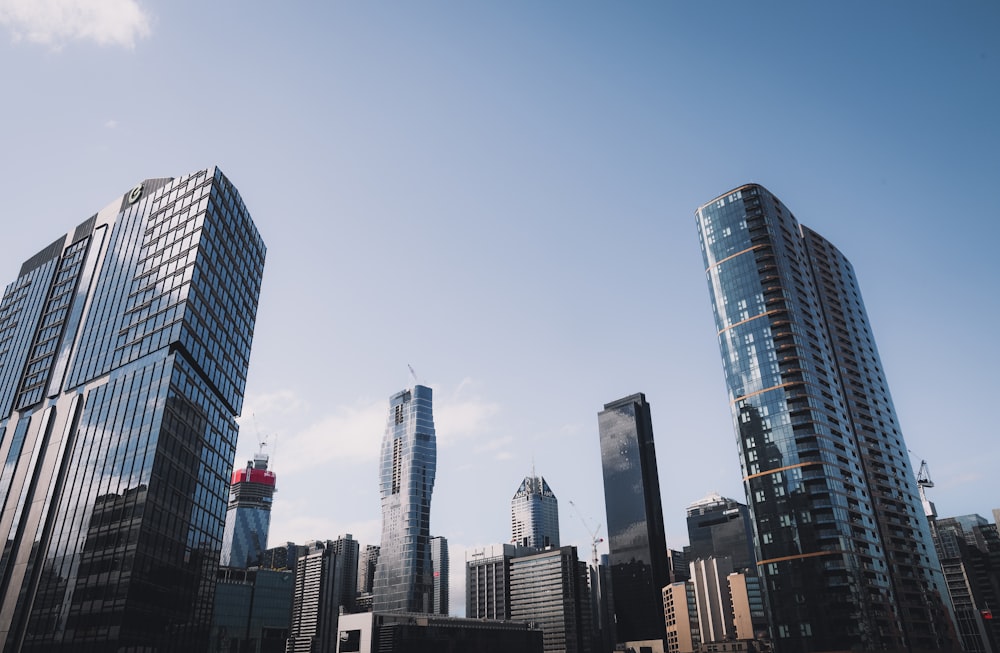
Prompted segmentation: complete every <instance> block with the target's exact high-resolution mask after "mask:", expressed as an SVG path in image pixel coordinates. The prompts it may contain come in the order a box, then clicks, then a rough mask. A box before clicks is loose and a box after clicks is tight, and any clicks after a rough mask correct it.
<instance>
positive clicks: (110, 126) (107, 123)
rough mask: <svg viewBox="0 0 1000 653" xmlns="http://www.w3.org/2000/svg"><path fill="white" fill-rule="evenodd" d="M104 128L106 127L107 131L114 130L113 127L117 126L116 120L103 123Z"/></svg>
mask: <svg viewBox="0 0 1000 653" xmlns="http://www.w3.org/2000/svg"><path fill="white" fill-rule="evenodd" d="M104 126H105V127H107V128H108V129H114V128H115V127H117V126H118V121H117V120H107V121H105V122H104Z"/></svg>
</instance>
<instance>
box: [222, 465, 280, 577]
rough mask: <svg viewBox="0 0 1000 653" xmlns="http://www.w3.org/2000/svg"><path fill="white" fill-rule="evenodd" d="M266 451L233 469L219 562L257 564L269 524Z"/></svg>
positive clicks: (271, 479)
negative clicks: (242, 465) (244, 465)
mask: <svg viewBox="0 0 1000 653" xmlns="http://www.w3.org/2000/svg"><path fill="white" fill-rule="evenodd" d="M267 460H268V457H267V454H265V453H263V452H258V453H255V454H254V457H253V460H250V461H249V462H247V466H246V467H244V468H242V469H237V470H236V471H235V472H233V477H232V481H231V482H230V484H229V509H228V510H227V511H226V527H225V530H224V531H223V532H222V563H221V564H222V565H223V566H224V567H238V568H240V569H246V568H247V567H250V566H256V565H259V564H261V562H262V560H263V556H264V552H265V551H266V550H267V531H268V529H269V528H270V526H271V500H272V499H273V497H274V488H275V483H276V480H277V479H276V478H275V476H274V472H272V471H269V470H268V469H267Z"/></svg>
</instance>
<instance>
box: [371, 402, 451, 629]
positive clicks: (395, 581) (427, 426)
mask: <svg viewBox="0 0 1000 653" xmlns="http://www.w3.org/2000/svg"><path fill="white" fill-rule="evenodd" d="M432 397H433V395H432V392H431V389H430V388H428V387H425V386H422V385H415V386H413V388H411V389H409V390H403V391H402V392H398V393H396V394H394V395H393V396H392V397H391V398H390V400H389V417H388V419H387V421H386V427H385V437H384V438H383V440H382V454H381V471H380V479H379V489H380V493H381V495H382V542H381V545H380V550H379V558H378V565H377V566H376V568H375V589H374V592H373V594H374V599H373V606H374V609H375V612H425V613H428V612H430V611H431V609H432V607H433V606H432V600H433V595H434V580H433V576H432V572H433V565H432V564H431V545H430V521H431V493H432V492H433V491H434V476H435V473H436V471H437V440H436V438H435V435H434V412H433V409H432Z"/></svg>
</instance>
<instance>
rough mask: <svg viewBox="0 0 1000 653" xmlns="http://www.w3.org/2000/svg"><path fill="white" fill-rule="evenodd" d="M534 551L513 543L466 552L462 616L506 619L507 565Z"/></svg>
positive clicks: (507, 593)
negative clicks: (463, 612) (463, 613)
mask: <svg viewBox="0 0 1000 653" xmlns="http://www.w3.org/2000/svg"><path fill="white" fill-rule="evenodd" d="M534 551H535V550H534V549H529V548H525V547H519V546H516V545H514V544H496V545H493V546H488V547H483V548H478V549H473V550H471V551H466V557H465V616H466V617H468V618H470V619H499V620H501V621H503V620H508V619H510V564H511V562H512V561H513V560H514V558H516V557H518V556H522V555H527V554H529V553H534Z"/></svg>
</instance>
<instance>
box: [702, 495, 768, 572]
mask: <svg viewBox="0 0 1000 653" xmlns="http://www.w3.org/2000/svg"><path fill="white" fill-rule="evenodd" d="M687 530H688V542H690V544H689V545H688V546H687V547H686V548H685V549H684V553H685V555H686V557H687V559H688V560H690V561H691V562H694V561H695V560H697V559H699V558H729V560H730V562H732V565H733V569H734V570H736V571H746V572H747V573H749V574H750V575H751V576H756V575H757V558H756V557H755V556H754V552H753V529H752V527H751V525H750V510H749V509H748V508H747V507H746V506H745V505H744V504H742V503H740V502H739V501H736V500H735V499H727V498H726V497H723V496H720V495H718V494H710V495H708V496H706V497H705V498H703V499H700V500H698V501H695V502H694V503H692V504H691V505H689V506H688V508H687Z"/></svg>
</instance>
